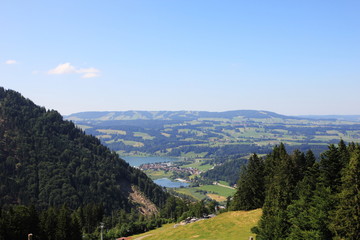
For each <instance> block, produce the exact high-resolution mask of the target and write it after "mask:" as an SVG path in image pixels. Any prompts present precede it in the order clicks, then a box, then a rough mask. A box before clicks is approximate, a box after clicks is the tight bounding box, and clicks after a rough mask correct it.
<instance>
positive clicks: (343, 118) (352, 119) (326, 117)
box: [298, 115, 360, 122]
mask: <svg viewBox="0 0 360 240" xmlns="http://www.w3.org/2000/svg"><path fill="white" fill-rule="evenodd" d="M298 117H301V118H307V119H315V120H338V121H350V122H360V115H301V116H298Z"/></svg>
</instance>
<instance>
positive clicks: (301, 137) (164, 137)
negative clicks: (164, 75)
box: [66, 110, 360, 158]
mask: <svg viewBox="0 0 360 240" xmlns="http://www.w3.org/2000/svg"><path fill="white" fill-rule="evenodd" d="M66 118H67V119H69V120H73V121H74V122H75V123H76V124H77V125H78V126H79V127H81V128H82V129H84V131H86V133H88V134H91V135H93V136H96V137H98V138H99V139H100V140H101V141H102V143H104V144H105V145H107V146H108V147H109V148H111V149H112V150H114V151H117V152H118V153H119V154H120V155H165V156H175V157H180V156H181V157H190V158H194V157H203V158H204V157H205V158H213V157H222V156H225V155H233V154H238V155H242V156H249V154H251V153H254V152H257V153H258V154H266V153H268V152H270V151H271V148H272V147H273V146H274V145H275V144H279V143H280V142H283V143H285V144H286V145H287V148H288V149H290V150H293V149H300V150H302V151H306V150H308V149H312V150H313V151H314V153H315V154H316V155H319V154H320V152H322V151H325V150H326V149H327V145H328V144H331V143H337V142H338V141H339V140H340V139H343V140H344V141H346V142H352V141H354V142H359V141H360V123H359V122H352V121H340V120H337V119H327V120H324V119H310V118H297V117H290V116H284V115H280V114H276V113H273V112H267V111H255V110H239V111H228V112H201V111H157V112H156V111H126V112H83V113H76V114H72V115H70V116H67V117H66Z"/></svg>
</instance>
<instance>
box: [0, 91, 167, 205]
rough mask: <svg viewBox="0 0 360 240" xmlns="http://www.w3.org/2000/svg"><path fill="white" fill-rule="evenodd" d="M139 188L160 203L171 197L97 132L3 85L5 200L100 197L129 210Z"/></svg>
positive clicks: (0, 120) (0, 156) (1, 194)
mask: <svg viewBox="0 0 360 240" xmlns="http://www.w3.org/2000/svg"><path fill="white" fill-rule="evenodd" d="M133 189H138V190H140V191H141V192H142V193H143V194H144V195H145V196H146V197H147V198H148V199H150V200H151V201H152V202H153V203H155V204H156V205H157V206H160V205H162V204H163V203H164V202H165V200H166V194H165V193H164V192H163V191H162V189H161V188H160V187H159V186H157V185H156V184H154V183H153V182H152V180H151V179H149V178H148V177H147V176H146V175H145V174H144V173H142V172H141V171H140V170H137V169H134V168H132V167H130V166H129V165H128V164H127V163H126V162H125V161H124V160H122V159H120V158H119V157H118V156H117V155H116V154H115V153H114V152H111V151H110V150H109V149H108V148H107V147H105V146H103V145H101V143H100V141H99V140H98V139H97V138H95V137H92V136H88V135H85V134H84V132H83V131H82V130H80V129H78V128H76V127H75V126H74V124H73V123H72V122H69V121H64V120H63V118H62V116H61V115H60V114H59V113H57V112H56V111H53V110H52V111H49V110H46V109H45V108H41V107H39V106H36V105H35V104H34V103H33V102H32V101H30V100H29V99H25V98H24V97H22V96H21V95H20V94H19V93H17V92H15V91H12V90H5V89H4V88H0V206H1V205H3V204H35V205H36V206H39V207H48V206H50V205H61V204H64V203H66V204H67V205H68V206H69V207H71V208H76V207H78V206H81V205H83V204H87V203H97V204H103V205H104V208H105V209H106V210H107V211H110V210H113V209H118V208H123V209H126V210H129V209H130V207H133V206H135V205H136V203H134V202H133V201H131V200H130V197H129V196H130V194H131V193H133Z"/></svg>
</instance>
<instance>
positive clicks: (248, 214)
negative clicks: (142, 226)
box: [132, 209, 262, 240]
mask: <svg viewBox="0 0 360 240" xmlns="http://www.w3.org/2000/svg"><path fill="white" fill-rule="evenodd" d="M261 214H262V211H261V209H257V210H253V211H234V212H226V213H222V214H220V215H218V216H216V217H214V218H211V219H207V220H202V221H198V222H195V223H190V224H187V225H184V226H178V227H176V228H174V224H167V225H164V226H163V227H161V228H158V229H155V230H152V231H149V232H146V233H143V234H139V235H134V236H132V239H143V240H171V239H176V240H187V239H207V240H223V239H224V240H233V239H234V240H235V239H236V240H248V239H249V237H250V236H254V237H255V236H256V235H255V234H253V233H251V228H252V227H254V226H256V224H257V222H258V221H259V219H260V217H261Z"/></svg>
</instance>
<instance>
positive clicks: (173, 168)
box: [139, 163, 201, 175]
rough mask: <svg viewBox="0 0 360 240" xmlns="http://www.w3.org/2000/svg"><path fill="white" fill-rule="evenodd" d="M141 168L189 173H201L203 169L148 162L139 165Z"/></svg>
mask: <svg viewBox="0 0 360 240" xmlns="http://www.w3.org/2000/svg"><path fill="white" fill-rule="evenodd" d="M139 168H140V169H141V170H143V171H144V170H154V171H165V172H167V171H171V172H177V173H189V174H190V175H199V174H200V173H201V171H199V169H196V168H192V167H178V166H173V165H172V163H147V164H142V165H141V166H140V167H139Z"/></svg>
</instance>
